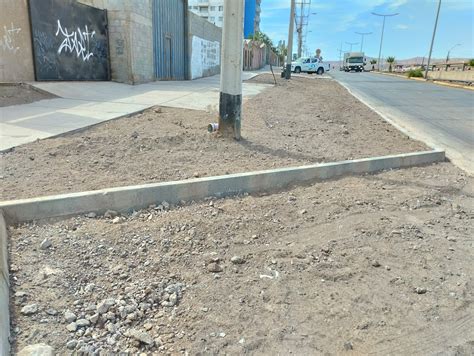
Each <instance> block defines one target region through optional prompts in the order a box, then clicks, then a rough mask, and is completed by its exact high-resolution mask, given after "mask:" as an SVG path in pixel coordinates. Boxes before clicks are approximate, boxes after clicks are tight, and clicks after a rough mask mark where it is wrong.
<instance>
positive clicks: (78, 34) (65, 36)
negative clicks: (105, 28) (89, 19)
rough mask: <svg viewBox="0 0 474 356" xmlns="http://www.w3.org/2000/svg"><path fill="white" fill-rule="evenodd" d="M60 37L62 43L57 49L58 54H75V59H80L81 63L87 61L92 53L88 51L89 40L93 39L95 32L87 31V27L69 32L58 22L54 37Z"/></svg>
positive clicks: (89, 46)
mask: <svg viewBox="0 0 474 356" xmlns="http://www.w3.org/2000/svg"><path fill="white" fill-rule="evenodd" d="M58 35H59V36H61V39H62V42H61V44H60V46H59V48H58V54H61V53H62V52H63V51H64V52H65V53H74V52H75V53H76V56H77V58H82V60H83V61H88V60H89V59H90V58H91V57H92V56H93V55H94V53H93V52H91V51H90V48H91V39H92V38H94V35H95V31H91V32H90V31H89V29H88V27H87V25H85V27H84V30H81V29H80V28H79V27H78V28H77V30H76V31H71V32H69V31H68V29H67V28H66V27H63V26H62V25H61V21H60V20H58V29H57V30H56V37H57V36H58Z"/></svg>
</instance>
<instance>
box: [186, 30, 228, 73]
mask: <svg viewBox="0 0 474 356" xmlns="http://www.w3.org/2000/svg"><path fill="white" fill-rule="evenodd" d="M220 47H221V45H220V43H219V42H217V41H208V40H205V39H203V38H201V37H198V36H193V40H192V49H191V50H192V54H191V79H196V78H201V77H203V76H208V75H212V74H216V73H217V72H213V70H214V69H215V68H216V67H218V66H219V65H220V53H221V52H220Z"/></svg>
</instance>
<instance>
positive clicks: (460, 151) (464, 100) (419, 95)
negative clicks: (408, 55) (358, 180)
mask: <svg viewBox="0 0 474 356" xmlns="http://www.w3.org/2000/svg"><path fill="white" fill-rule="evenodd" d="M330 74H331V76H333V78H335V79H336V80H338V81H339V82H340V83H341V84H343V85H344V86H346V87H347V88H348V89H349V90H350V91H351V92H352V93H353V94H354V95H355V96H356V97H358V98H359V99H360V100H362V101H363V102H365V103H366V104H368V105H369V106H371V107H372V108H373V109H374V110H375V111H377V112H378V113H379V114H381V115H382V116H384V117H385V118H387V119H389V120H391V121H393V122H394V123H395V124H396V125H398V126H400V127H401V128H403V129H405V130H406V131H407V132H408V133H409V134H410V136H411V137H413V138H415V139H419V140H422V141H424V142H426V143H428V144H429V145H431V146H435V147H438V148H443V149H445V150H446V154H447V156H448V158H449V159H451V160H452V161H453V162H454V163H455V164H457V165H458V166H460V167H461V168H463V169H465V170H467V171H468V172H470V173H473V174H474V91H470V90H466V89H457V88H450V87H444V86H440V85H436V84H432V83H426V82H421V81H414V80H407V79H404V78H397V77H393V76H388V75H381V74H375V73H345V72H338V71H335V72H331V73H330Z"/></svg>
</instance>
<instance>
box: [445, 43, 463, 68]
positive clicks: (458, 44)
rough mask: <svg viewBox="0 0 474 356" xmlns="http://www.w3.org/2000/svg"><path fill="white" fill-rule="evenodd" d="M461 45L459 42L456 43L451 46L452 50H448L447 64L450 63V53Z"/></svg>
mask: <svg viewBox="0 0 474 356" xmlns="http://www.w3.org/2000/svg"><path fill="white" fill-rule="evenodd" d="M460 45H461V44H460V43H457V44H455V45H454V46H452V47H451V48H450V50H449V51H448V54H447V55H446V64H448V61H449V54H450V53H451V51H452V50H453V49H454V48H456V47H457V46H460Z"/></svg>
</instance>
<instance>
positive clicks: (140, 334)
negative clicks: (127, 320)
mask: <svg viewBox="0 0 474 356" xmlns="http://www.w3.org/2000/svg"><path fill="white" fill-rule="evenodd" d="M128 336H130V337H131V338H134V339H135V340H138V341H140V342H142V343H144V344H145V345H153V344H154V343H155V342H154V341H153V339H152V337H151V336H150V334H148V333H147V332H145V331H139V330H136V329H130V330H129V331H128Z"/></svg>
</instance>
